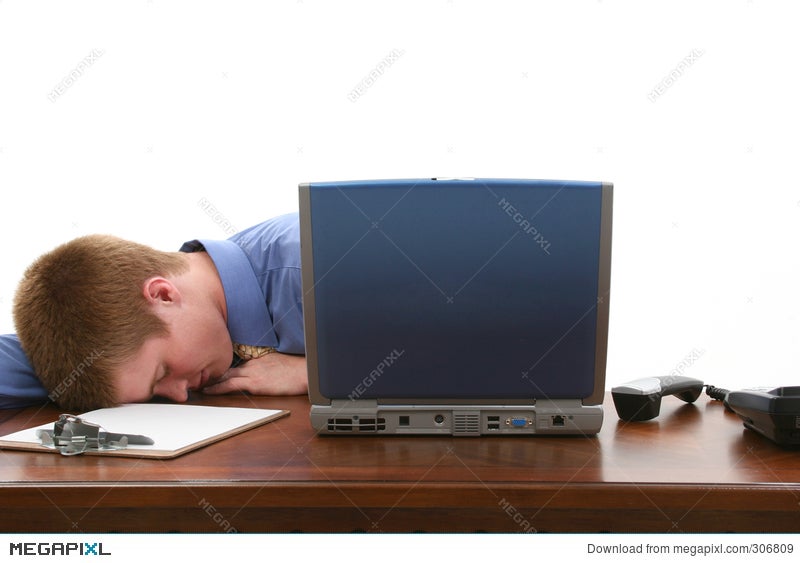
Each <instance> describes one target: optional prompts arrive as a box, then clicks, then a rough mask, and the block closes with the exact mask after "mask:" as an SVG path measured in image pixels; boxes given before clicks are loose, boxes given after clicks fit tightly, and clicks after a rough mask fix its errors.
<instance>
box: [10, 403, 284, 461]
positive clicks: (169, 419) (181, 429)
mask: <svg viewBox="0 0 800 563" xmlns="http://www.w3.org/2000/svg"><path fill="white" fill-rule="evenodd" d="M288 414H289V411H288V410H271V409H257V408H242V407H212V406H203V405H180V404H159V403H134V404H127V405H121V406H119V407H112V408H106V409H98V410H94V411H90V412H87V413H83V414H81V415H78V416H80V418H82V419H84V420H86V421H89V422H92V423H94V424H99V425H100V426H102V427H103V428H104V429H105V430H107V431H109V432H129V433H132V434H140V435H144V436H149V437H150V438H152V439H153V442H154V443H153V444H152V445H133V444H131V445H128V446H127V447H126V448H124V449H119V450H94V451H92V450H87V451H86V452H84V453H82V454H81V455H98V456H108V457H136V458H151V459H172V458H175V457H178V456H180V455H183V454H185V453H188V452H191V451H193V450H196V449H198V448H202V447H204V446H207V445H209V444H213V443H214V442H218V441H220V440H224V439H225V438H229V437H231V436H235V435H236V434H240V433H242V432H245V431H247V430H250V429H252V428H256V427H258V426H261V425H264V424H267V423H269V422H272V421H274V420H277V419H279V418H282V417H284V416H287V415H288ZM54 422H55V421H53V422H50V423H49V424H43V425H40V426H35V427H32V428H26V429H25V430H20V431H19V432H14V433H12V434H8V435H6V436H0V449H7V450H24V451H31V452H47V453H55V454H58V453H59V452H58V450H55V449H52V448H48V447H45V446H43V445H42V444H41V440H40V439H39V438H38V437H37V435H36V431H37V430H39V429H52V428H53V424H54Z"/></svg>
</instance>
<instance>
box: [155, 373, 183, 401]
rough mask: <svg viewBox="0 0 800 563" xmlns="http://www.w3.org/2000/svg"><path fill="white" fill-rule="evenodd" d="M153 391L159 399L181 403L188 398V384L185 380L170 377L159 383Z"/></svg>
mask: <svg viewBox="0 0 800 563" xmlns="http://www.w3.org/2000/svg"><path fill="white" fill-rule="evenodd" d="M153 391H154V393H155V394H156V395H158V396H159V397H164V398H165V399H170V400H172V401H175V402H178V403H183V402H185V401H186V400H187V399H188V398H189V382H188V380H187V379H185V378H177V377H170V378H168V379H167V380H164V381H159V382H158V384H157V385H156V387H155V389H154V390H153Z"/></svg>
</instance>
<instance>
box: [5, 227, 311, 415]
mask: <svg viewBox="0 0 800 563" xmlns="http://www.w3.org/2000/svg"><path fill="white" fill-rule="evenodd" d="M199 250H205V251H206V252H207V253H208V255H209V256H210V257H211V259H212V260H213V261H214V265H215V266H216V268H217V272H218V273H219V277H220V279H221V280H222V287H223V290H224V291H225V301H226V305H227V310H228V331H229V332H230V335H231V340H233V341H234V342H236V343H238V344H249V345H251V346H272V347H274V348H277V349H278V351H279V352H283V353H285V354H304V353H305V342H304V338H303V304H302V295H303V293H302V292H303V290H302V283H301V271H300V223H299V220H298V216H297V213H290V214H287V215H281V216H279V217H275V218H274V219H269V220H267V221H265V222H263V223H261V224H259V225H256V226H254V227H251V228H249V229H246V230H244V231H241V232H239V233H236V234H235V235H233V236H232V237H231V238H230V239H228V240H205V239H201V240H192V241H189V242H186V243H184V245H183V246H182V247H181V251H183V252H196V251H199ZM46 399H47V391H46V390H45V388H44V387H43V386H42V384H41V382H40V381H39V379H38V378H37V377H36V374H35V373H34V371H33V367H31V364H30V362H29V361H28V358H27V357H26V356H25V353H24V352H23V351H22V348H21V347H20V344H19V339H18V338H17V337H16V335H13V334H5V335H0V408H6V409H8V408H17V407H25V406H28V405H32V404H37V403H42V402H44V401H45V400H46Z"/></svg>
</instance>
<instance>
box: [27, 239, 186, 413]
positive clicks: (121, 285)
mask: <svg viewBox="0 0 800 563" xmlns="http://www.w3.org/2000/svg"><path fill="white" fill-rule="evenodd" d="M187 268H188V261H187V260H186V257H185V256H184V255H182V254H180V253H177V252H162V251H160V250H156V249H154V248H151V247H149V246H145V245H142V244H138V243H135V242H130V241H127V240H123V239H120V238H117V237H113V236H108V235H90V236H85V237H81V238H77V239H75V240H72V241H70V242H68V243H66V244H63V245H61V246H59V247H57V248H55V249H54V250H52V251H50V252H48V253H46V254H44V255H42V256H40V257H39V258H38V259H37V260H36V261H35V262H34V263H33V264H31V265H30V267H28V269H27V270H26V272H25V275H24V276H23V279H22V281H21V282H20V284H19V287H18V288H17V293H16V296H15V298H14V324H15V325H16V330H17V335H18V336H19V340H20V343H21V345H22V349H23V350H24V352H25V354H26V355H27V357H28V359H29V360H30V362H31V365H32V366H33V369H34V371H35V372H36V375H37V376H38V377H39V379H40V380H41V382H42V384H43V385H44V386H45V388H46V389H47V391H48V392H49V397H50V399H51V400H53V401H54V402H56V403H58V404H59V406H61V407H62V408H64V409H67V410H68V411H72V412H73V413H76V414H77V413H80V412H84V411H87V410H92V409H96V408H102V407H108V406H113V405H115V404H117V402H118V399H117V393H116V382H115V381H114V374H115V373H116V372H117V371H118V370H119V369H120V368H121V366H122V364H123V363H124V362H126V361H128V360H130V359H131V358H133V356H135V355H136V353H137V352H138V351H139V350H140V348H141V347H142V345H143V344H144V343H145V341H146V340H147V339H148V338H150V337H153V336H162V335H166V334H167V332H168V331H167V327H166V325H165V324H164V323H163V321H161V319H159V318H158V317H157V316H156V315H155V314H154V313H153V312H152V311H151V310H150V306H149V305H148V302H147V300H146V299H145V296H144V293H143V288H144V282H145V280H147V279H149V278H151V277H153V276H169V275H172V274H180V273H182V272H184V271H185V270H186V269H187ZM128 376H129V377H142V374H122V377H128Z"/></svg>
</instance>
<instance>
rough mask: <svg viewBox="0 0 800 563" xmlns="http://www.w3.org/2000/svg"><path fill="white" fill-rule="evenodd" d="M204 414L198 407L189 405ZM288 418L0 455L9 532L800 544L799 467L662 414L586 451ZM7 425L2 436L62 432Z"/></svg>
mask: <svg viewBox="0 0 800 563" xmlns="http://www.w3.org/2000/svg"><path fill="white" fill-rule="evenodd" d="M194 402H199V401H194ZM202 404H215V405H230V406H248V405H250V406H257V407H263V408H287V409H290V410H291V411H292V414H291V415H290V416H289V417H286V418H284V419H281V420H278V421H276V422H273V423H271V424H268V425H266V426H263V427H260V428H257V429H254V430H251V431H249V432H246V433H244V434H242V435H239V436H237V437H234V438H230V439H228V440H225V441H222V442H219V443H217V444H213V445H210V446H208V447H206V448H204V449H201V450H198V451H196V452H193V453H189V454H186V455H184V456H182V457H179V458H177V459H174V460H170V461H154V460H136V459H114V458H102V457H89V456H77V457H64V456H60V455H57V454H48V453H26V452H16V451H7V450H6V451H2V452H0V531H3V532H46V531H48V532H50V531H51V532H71V531H75V532H94V533H99V532H168V531H179V532H225V531H233V530H237V531H239V532H290V531H309V532H333V531H337V532H338V531H342V532H351V531H365V532H409V531H422V530H424V531H432V532H433V531H436V532H462V531H463V532H474V531H488V532H500V531H505V532H525V531H531V532H532V531H539V532H605V531H608V532H700V531H708V532H728V531H733V532H798V531H800V451H798V450H786V449H781V448H779V447H777V446H775V445H774V444H772V443H770V442H769V441H767V440H765V439H763V438H761V437H760V436H758V435H756V434H754V433H752V432H750V431H748V430H745V429H744V428H743V426H742V424H741V422H740V421H739V419H738V418H736V417H735V416H734V415H732V414H730V413H727V412H725V411H724V408H723V406H722V405H721V404H720V403H718V402H713V401H710V400H707V398H706V397H705V396H703V397H701V398H700V400H699V401H698V402H697V404H696V405H685V404H683V403H681V402H680V401H679V400H678V399H676V398H674V397H668V398H665V399H664V401H663V404H662V412H661V416H660V417H659V418H658V419H656V420H653V421H649V422H645V423H627V424H626V423H622V422H621V421H619V420H618V418H617V416H616V411H615V410H614V407H613V404H612V403H611V401H610V397H609V398H608V400H607V402H606V410H605V416H606V420H605V423H604V425H603V429H602V431H601V432H600V434H599V435H598V436H596V437H592V438H583V437H565V438H560V437H556V438H554V437H546V436H538V437H511V438H438V437H409V438H406V437H360V438H353V437H320V436H316V435H315V434H314V432H313V431H312V429H311V427H310V425H309V420H308V401H307V400H306V399H305V398H303V397H293V398H267V397H243V396H235V397H234V396H231V397H214V398H205V399H203V400H202ZM57 414H58V411H57V410H56V409H54V408H52V407H48V408H44V409H36V408H29V409H24V410H16V411H0V435H4V434H8V433H10V432H14V431H17V430H19V429H22V428H25V427H29V426H33V425H37V424H44V423H46V422H48V421H50V420H54V419H55V417H56V416H57Z"/></svg>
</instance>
